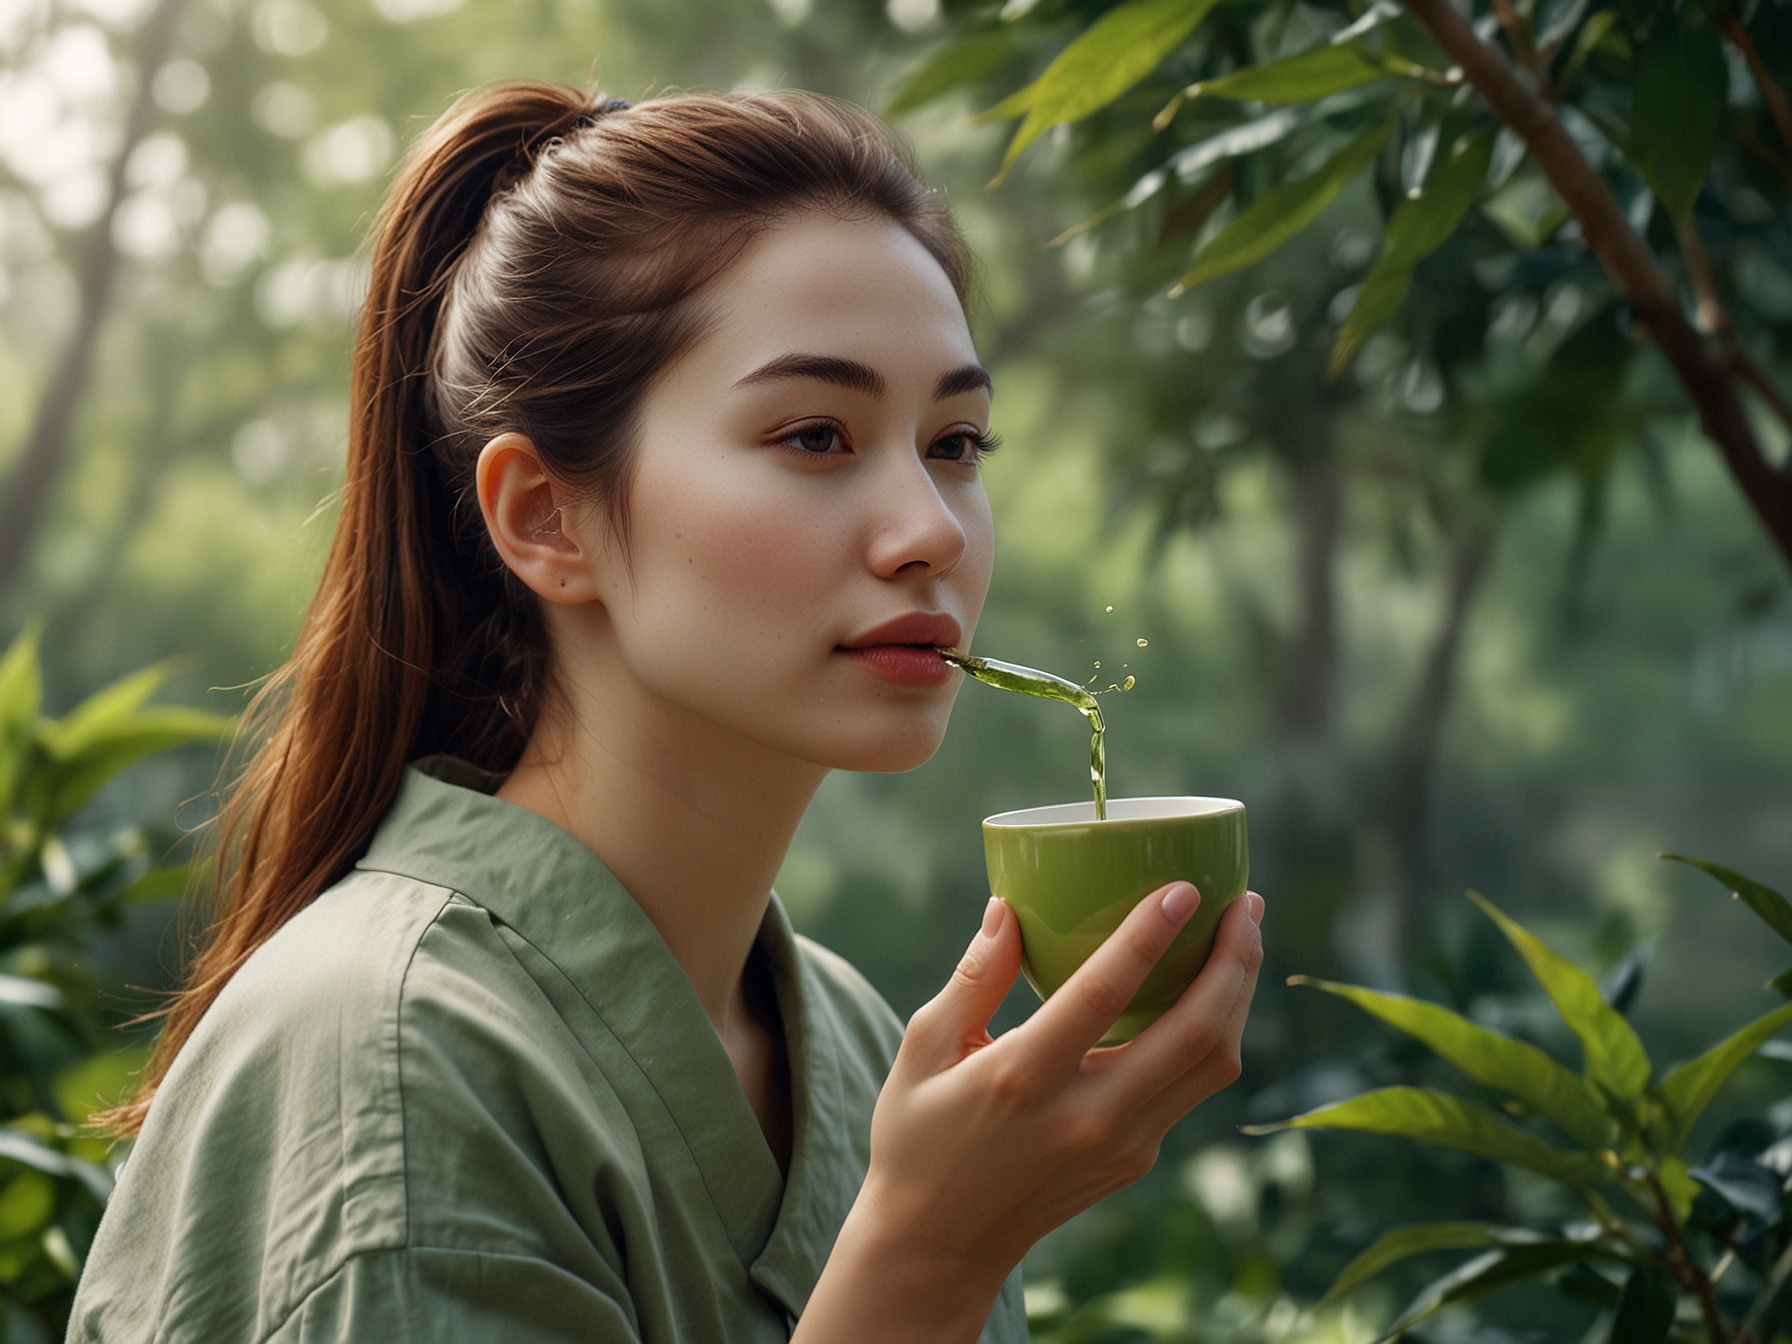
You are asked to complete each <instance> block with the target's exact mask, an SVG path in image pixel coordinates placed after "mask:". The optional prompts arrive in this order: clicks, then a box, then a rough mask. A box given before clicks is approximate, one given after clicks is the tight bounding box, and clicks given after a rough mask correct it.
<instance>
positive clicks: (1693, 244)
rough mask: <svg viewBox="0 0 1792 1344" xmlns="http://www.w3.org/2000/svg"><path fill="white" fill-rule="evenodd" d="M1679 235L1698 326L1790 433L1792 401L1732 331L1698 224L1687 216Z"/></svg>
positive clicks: (1739, 376)
mask: <svg viewBox="0 0 1792 1344" xmlns="http://www.w3.org/2000/svg"><path fill="white" fill-rule="evenodd" d="M1679 237H1680V255H1681V256H1682V257H1684V258H1685V259H1686V274H1687V278H1688V279H1690V280H1691V281H1692V291H1693V296H1694V297H1695V298H1696V299H1697V300H1698V314H1699V327H1700V328H1701V329H1702V330H1704V331H1707V332H1709V333H1711V334H1712V335H1714V336H1716V337H1717V339H1718V341H1719V342H1720V343H1721V344H1722V345H1723V350H1724V358H1726V359H1727V360H1729V362H1730V367H1731V368H1732V369H1734V370H1735V371H1736V376H1737V377H1738V378H1740V379H1742V381H1743V382H1745V383H1747V384H1748V385H1749V386H1750V387H1752V388H1754V389H1755V391H1756V392H1758V393H1759V394H1760V396H1761V399H1762V400H1763V401H1765V402H1766V403H1767V404H1768V405H1769V406H1771V407H1772V408H1773V413H1774V414H1775V415H1777V416H1778V417H1779V419H1780V423H1781V424H1782V425H1784V426H1785V427H1786V430H1787V432H1788V433H1792V403H1789V402H1788V401H1787V400H1786V397H1785V394H1784V393H1782V392H1781V391H1780V389H1779V385H1778V384H1776V383H1775V382H1774V381H1773V378H1772V377H1771V376H1770V375H1769V374H1768V372H1767V370H1766V369H1764V368H1762V367H1761V366H1760V365H1759V364H1758V363H1756V362H1755V357H1754V356H1753V355H1751V354H1749V352H1748V347H1747V346H1745V345H1744V344H1743V343H1742V338H1741V337H1740V336H1738V335H1737V334H1736V324H1735V323H1734V322H1733V321H1731V319H1730V310H1729V309H1728V308H1726V307H1725V306H1724V302H1723V299H1722V298H1721V297H1719V295H1718V292H1717V282H1716V280H1715V279H1714V278H1713V277H1712V274H1711V263H1710V262H1709V261H1708V260H1707V259H1706V257H1705V246H1704V244H1703V243H1701V242H1700V241H1699V230H1698V226H1697V225H1696V224H1695V223H1694V222H1693V221H1692V219H1691V218H1690V217H1689V218H1688V219H1687V220H1686V221H1685V222H1684V223H1682V224H1681V225H1680V226H1679Z"/></svg>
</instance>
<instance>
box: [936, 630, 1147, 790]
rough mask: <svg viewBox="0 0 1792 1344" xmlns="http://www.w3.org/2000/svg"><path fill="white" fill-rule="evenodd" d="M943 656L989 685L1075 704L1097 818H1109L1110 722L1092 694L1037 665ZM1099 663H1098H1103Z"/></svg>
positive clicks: (943, 652) (952, 653) (953, 652)
mask: <svg viewBox="0 0 1792 1344" xmlns="http://www.w3.org/2000/svg"><path fill="white" fill-rule="evenodd" d="M940 657H942V658H944V659H945V660H946V661H947V662H948V663H951V664H952V666H954V667H957V668H961V669H963V670H964V671H965V672H967V673H969V674H970V675H971V676H973V677H975V678H976V679H977V680H978V681H980V682H982V683H983V684H984V685H986V686H994V687H996V688H997V689H998V690H1003V691H1019V692H1020V693H1021V694H1022V695H1036V696H1038V697H1039V698H1040V699H1042V700H1062V701H1063V702H1064V703H1065V704H1067V705H1073V706H1075V708H1076V711H1077V713H1079V714H1081V715H1082V716H1083V717H1084V718H1085V719H1087V720H1089V728H1090V734H1089V783H1090V784H1091V785H1093V786H1094V789H1095V818H1096V820H1097V821H1106V820H1107V819H1108V753H1107V747H1106V746H1105V745H1104V744H1103V741H1102V734H1103V733H1105V732H1106V731H1107V724H1105V723H1104V722H1103V721H1102V717H1101V706H1100V705H1098V704H1096V702H1095V697H1094V696H1093V695H1092V694H1090V693H1089V692H1088V691H1086V690H1084V689H1083V688H1082V687H1081V686H1078V685H1077V684H1076V683H1075V682H1074V681H1066V680H1064V678H1063V677H1054V676H1053V675H1052V674H1051V673H1050V672H1041V671H1039V670H1038V669H1037V668H1032V667H1019V666H1017V665H1016V664H1014V663H1001V662H997V661H996V660H995V659H994V658H973V657H972V656H971V655H970V654H968V653H960V652H959V651H958V650H957V649H941V650H940ZM1096 666H1097V667H1099V666H1100V664H1099V663H1098V664H1096ZM1126 680H1127V685H1128V686H1129V687H1130V686H1131V684H1132V678H1131V677H1128V678H1127V679H1126ZM1116 689H1118V688H1116Z"/></svg>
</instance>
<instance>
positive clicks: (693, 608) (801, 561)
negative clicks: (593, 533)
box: [629, 454, 844, 675]
mask: <svg viewBox="0 0 1792 1344" xmlns="http://www.w3.org/2000/svg"><path fill="white" fill-rule="evenodd" d="M738 458H739V455H738V454H723V455H722V456H721V459H720V460H719V461H712V462H711V463H710V466H711V468H712V469H707V470H703V471H701V472H697V471H679V470H677V469H676V468H673V469H664V468H662V469H659V470H651V471H643V472H642V473H641V474H640V475H639V476H638V477H637V479H636V481H635V483H634V486H635V488H634V490H633V491H632V497H631V507H632V510H633V518H634V520H635V531H634V536H633V546H632V556H633V563H634V584H633V593H632V598H631V601H630V603H629V606H630V610H631V624H638V625H639V626H640V627H642V633H643V634H651V635H652V637H653V638H652V639H651V640H642V641H641V642H640V651H641V652H642V653H643V654H644V655H646V656H648V657H652V655H653V647H660V648H674V649H678V650H680V651H681V652H682V653H683V654H684V655H687V656H688V655H690V654H693V653H697V652H698V651H702V652H705V653H707V654H710V655H712V656H726V657H727V658H728V659H730V660H731V662H732V663H733V664H734V666H735V670H736V671H738V672H741V673H743V674H749V675H750V671H751V666H752V665H754V664H758V663H762V662H764V661H766V660H768V659H773V658H778V657H779V656H780V650H781V649H782V656H784V657H787V656H788V653H789V649H788V647H787V646H788V644H789V642H790V641H802V642H804V643H810V642H813V640H812V639H811V637H812V636H814V635H816V634H818V633H820V632H821V631H822V630H824V628H826V624H827V620H828V618H829V615H830V613H829V611H828V604H827V597H828V595H829V594H831V593H838V592H839V590H840V586H841V583H842V580H843V578H844V575H843V573H842V570H841V566H842V562H843V556H844V547H843V538H841V537H839V536H836V535H835V529H834V528H833V527H832V526H831V525H830V520H829V519H828V517H827V516H826V514H825V512H824V511H822V510H820V509H818V508H814V507H806V506H805V505H806V501H805V500H804V499H803V498H802V496H803V495H804V494H805V492H804V491H802V490H795V491H793V490H792V489H790V484H791V483H790V482H789V481H784V482H778V481H776V480H769V481H768V480H767V479H766V477H767V476H768V475H770V473H768V472H765V471H763V470H754V469H752V468H753V467H755V466H760V465H762V464H756V463H749V462H741V461H739V460H738Z"/></svg>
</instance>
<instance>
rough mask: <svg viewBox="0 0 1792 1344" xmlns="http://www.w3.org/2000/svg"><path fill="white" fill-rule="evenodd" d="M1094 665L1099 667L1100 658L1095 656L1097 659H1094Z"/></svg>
mask: <svg viewBox="0 0 1792 1344" xmlns="http://www.w3.org/2000/svg"><path fill="white" fill-rule="evenodd" d="M1095 666H1097V667H1100V666H1101V659H1099V658H1097V659H1096V660H1095Z"/></svg>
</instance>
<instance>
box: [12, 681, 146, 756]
mask: <svg viewBox="0 0 1792 1344" xmlns="http://www.w3.org/2000/svg"><path fill="white" fill-rule="evenodd" d="M167 679H168V669H167V667H166V666H162V665H158V666H156V667H146V668H144V669H143V670H142V671H141V672H133V673H132V674H131V675H130V676H128V677H120V678H119V679H118V680H117V681H115V682H113V683H112V684H111V685H110V686H107V687H106V688H105V689H103V690H99V691H95V692H94V693H93V694H92V695H90V696H88V697H87V699H85V700H83V701H82V702H81V703H80V704H78V705H76V706H75V707H74V708H73V709H71V710H70V711H69V712H68V713H67V714H65V715H63V716H62V717H61V718H60V719H57V720H55V721H54V722H51V723H46V724H44V725H43V727H42V729H40V737H41V740H42V742H43V745H44V750H46V751H47V752H49V753H50V755H51V756H53V757H55V758H56V759H57V760H64V761H66V760H69V759H71V758H73V757H75V756H78V755H80V754H81V752H83V751H85V750H86V749H87V747H88V745H89V744H90V743H91V742H93V741H94V740H95V739H96V738H98V737H100V736H101V735H103V734H105V733H107V732H109V731H110V730H111V729H113V728H114V727H116V726H117V725H118V724H120V723H125V722H128V721H129V720H130V718H131V716H132V715H133V714H135V713H136V712H137V710H138V709H139V708H141V707H142V705H143V702H144V701H145V700H147V699H149V697H150V696H152V695H154V694H155V690H156V687H158V686H160V685H161V684H162V683H163V682H164V681H166V680H167Z"/></svg>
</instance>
